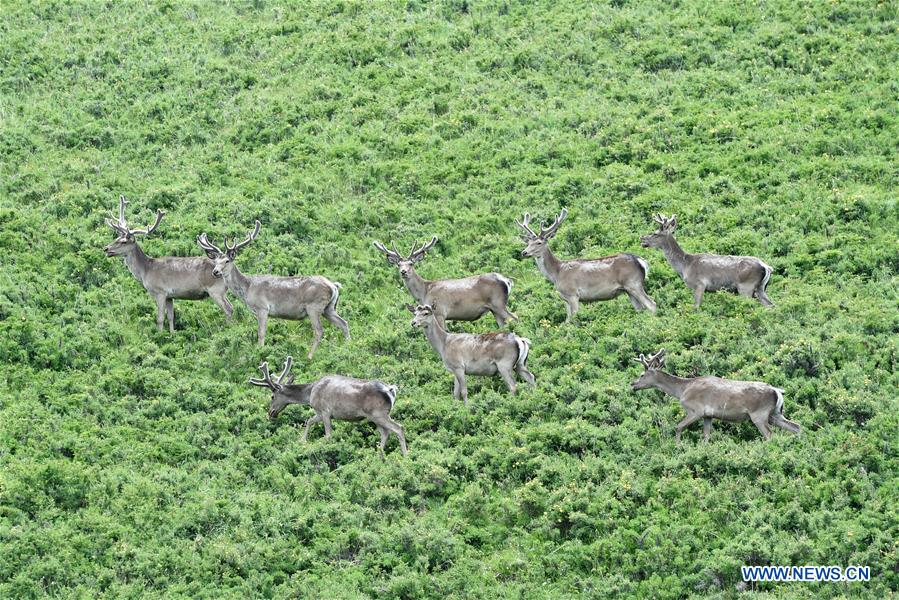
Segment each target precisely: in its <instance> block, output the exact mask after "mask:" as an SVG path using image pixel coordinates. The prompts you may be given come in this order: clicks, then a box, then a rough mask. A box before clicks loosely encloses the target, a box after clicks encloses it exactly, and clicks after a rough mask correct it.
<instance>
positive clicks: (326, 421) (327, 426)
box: [322, 413, 331, 437]
mask: <svg viewBox="0 0 899 600" xmlns="http://www.w3.org/2000/svg"><path fill="white" fill-rule="evenodd" d="M322 423H324V425H325V437H331V413H322Z"/></svg>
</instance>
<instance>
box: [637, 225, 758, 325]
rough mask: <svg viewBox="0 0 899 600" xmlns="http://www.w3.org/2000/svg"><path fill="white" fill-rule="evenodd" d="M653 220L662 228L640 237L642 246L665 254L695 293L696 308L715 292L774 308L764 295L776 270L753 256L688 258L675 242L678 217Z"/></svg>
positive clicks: (695, 256) (701, 255) (690, 255)
mask: <svg viewBox="0 0 899 600" xmlns="http://www.w3.org/2000/svg"><path fill="white" fill-rule="evenodd" d="M653 220H654V221H655V222H656V223H657V224H658V226H659V228H658V229H657V230H656V231H655V232H653V233H651V234H649V235H645V236H643V237H641V238H640V242H641V243H642V244H643V246H644V247H646V248H660V249H661V250H662V252H663V253H664V254H665V258H666V259H667V260H668V263H669V264H671V266H672V268H674V270H675V271H677V274H678V275H680V278H681V279H683V280H684V283H686V284H687V287H688V288H690V289H691V290H693V300H694V302H695V303H696V308H699V305H700V304H702V294H703V293H704V292H706V291H710V292H711V291H715V290H730V291H736V292H737V293H738V294H740V295H741V296H746V297H747V298H755V299H756V300H758V301H759V303H760V304H761V305H762V306H774V303H773V302H771V299H770V298H768V296H767V295H766V294H765V288H766V287H768V280H769V279H770V278H771V273H772V271H774V269H772V268H771V267H769V266H768V265H766V264H765V263H763V262H762V261H761V260H759V259H758V258H756V257H754V256H724V255H720V254H688V253H686V252H684V251H683V250H682V249H681V247H680V245H678V243H677V240H676V239H674V231H675V229H677V215H672V216H671V218H668V217H664V216H662V215H654V216H653Z"/></svg>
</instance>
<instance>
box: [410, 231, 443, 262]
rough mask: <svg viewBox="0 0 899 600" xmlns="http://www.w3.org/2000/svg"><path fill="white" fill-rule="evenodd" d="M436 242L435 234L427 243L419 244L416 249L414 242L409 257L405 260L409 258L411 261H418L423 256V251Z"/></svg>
mask: <svg viewBox="0 0 899 600" xmlns="http://www.w3.org/2000/svg"><path fill="white" fill-rule="evenodd" d="M436 243H437V236H436V235H435V236H434V237H432V238H431V241H430V242H428V243H427V244H424V245H423V246H421V247H420V248H419V249H418V250H416V249H415V246H416V244H413V245H412V252H410V253H409V258H408V259H407V260H411V261H412V262H418V261H420V260H421V259H423V258H424V257H425V253H426V252H427V251H428V250H430V249H431V248H433V247H434V245H435V244H436Z"/></svg>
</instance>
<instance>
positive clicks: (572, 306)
mask: <svg viewBox="0 0 899 600" xmlns="http://www.w3.org/2000/svg"><path fill="white" fill-rule="evenodd" d="M562 300H564V301H565V304H566V305H567V308H568V318H567V319H565V320H566V321H571V320H572V319H573V318H574V315H575V313H577V311H578V297H577V296H567V297H566V296H562Z"/></svg>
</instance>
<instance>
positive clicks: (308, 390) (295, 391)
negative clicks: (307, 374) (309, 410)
mask: <svg viewBox="0 0 899 600" xmlns="http://www.w3.org/2000/svg"><path fill="white" fill-rule="evenodd" d="M311 398H312V384H311V383H292V384H291V385H290V398H289V400H288V402H289V403H290V404H307V405H308V404H309V401H310V400H311Z"/></svg>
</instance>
